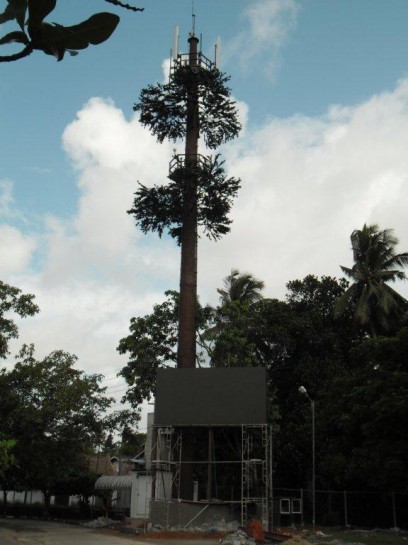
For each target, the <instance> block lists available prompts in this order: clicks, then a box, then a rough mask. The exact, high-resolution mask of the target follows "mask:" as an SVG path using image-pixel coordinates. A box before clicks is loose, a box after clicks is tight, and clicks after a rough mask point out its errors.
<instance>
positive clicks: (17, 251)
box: [0, 224, 37, 278]
mask: <svg viewBox="0 0 408 545" xmlns="http://www.w3.org/2000/svg"><path fill="white" fill-rule="evenodd" d="M36 246H37V243H36V240H35V238H34V237H32V236H29V235H24V234H23V233H21V232H20V231H19V230H18V229H16V228H15V227H13V226H11V225H7V224H2V225H1V224H0V277H1V278H7V277H9V276H11V275H14V274H17V273H19V272H20V271H23V270H25V269H26V268H27V267H28V266H29V264H30V261H31V258H32V255H33V252H34V250H35V249H36Z"/></svg>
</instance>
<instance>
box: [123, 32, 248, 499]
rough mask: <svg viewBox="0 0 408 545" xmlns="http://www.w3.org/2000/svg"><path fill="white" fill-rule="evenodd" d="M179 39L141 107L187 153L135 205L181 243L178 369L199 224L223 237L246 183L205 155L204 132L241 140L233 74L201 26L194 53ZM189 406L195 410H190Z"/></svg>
mask: <svg viewBox="0 0 408 545" xmlns="http://www.w3.org/2000/svg"><path fill="white" fill-rule="evenodd" d="M177 41H178V39H176V40H175V43H176V46H175V51H173V64H172V66H171V69H170V78H169V82H168V83H166V84H157V85H149V86H148V87H147V88H145V89H143V90H142V92H141V94H140V98H139V102H138V103H137V104H135V106H134V109H135V110H136V111H139V112H140V121H141V123H142V124H143V125H145V126H147V127H149V129H150V130H151V131H152V133H153V134H154V135H155V136H156V137H157V140H158V141H159V142H163V141H164V140H165V139H169V140H172V141H178V140H181V139H184V140H185V154H184V155H175V156H174V157H173V159H172V161H171V163H170V172H169V176H168V178H169V182H168V183H167V184H165V185H162V186H155V187H153V188H147V187H145V186H143V185H141V184H140V187H139V189H138V191H137V192H136V194H135V199H134V203H133V208H132V209H131V210H130V211H129V213H130V214H132V215H133V216H134V218H135V221H136V225H138V226H139V227H140V228H141V229H142V231H143V232H145V233H146V232H148V231H157V232H158V234H159V236H161V235H162V234H163V232H164V231H167V232H168V233H169V234H170V235H171V236H172V237H174V238H175V239H176V240H177V242H178V244H179V245H180V247H181V269H180V301H179V329H178V351H177V367H179V368H194V367H195V365H196V325H195V315H196V303H197V237H198V233H197V229H198V227H201V228H202V230H203V231H204V233H205V234H206V236H208V237H209V238H212V239H214V240H217V239H219V238H220V237H221V236H222V235H223V234H225V233H227V232H228V231H229V229H230V227H229V225H230V223H231V220H230V219H229V218H228V213H229V211H230V208H231V205H232V201H233V198H234V197H235V195H236V194H237V191H238V189H239V183H240V181H239V180H237V179H235V178H227V177H226V175H225V171H224V168H223V162H222V161H220V157H219V155H216V156H215V157H212V156H202V155H200V154H199V153H198V143H199V138H200V136H201V137H203V139H204V142H205V145H206V147H207V148H210V149H216V148H217V147H218V146H220V145H221V144H223V143H224V142H227V141H228V140H231V139H232V138H235V137H236V136H237V135H238V133H239V130H240V124H239V122H238V119H237V110H236V107H235V104H234V102H233V101H232V100H231V98H230V89H229V88H228V87H226V83H227V81H228V80H229V77H227V76H226V75H225V74H223V73H221V72H220V71H219V69H218V68H217V66H216V63H214V62H212V61H210V60H209V59H208V58H206V57H205V56H204V55H203V54H202V52H201V51H199V50H198V44H199V40H198V38H197V37H196V36H195V33H194V31H193V32H191V33H190V37H189V40H188V42H189V53H188V54H178V52H177V48H178V47H177ZM186 410H188V408H186ZM183 459H184V460H185V461H190V460H191V459H192V441H191V439H188V436H187V437H185V439H183ZM192 471H193V469H192V465H191V464H187V463H184V464H183V465H182V475H181V493H182V499H191V497H192V484H193V473H192Z"/></svg>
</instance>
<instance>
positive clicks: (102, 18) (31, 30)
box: [0, 0, 143, 62]
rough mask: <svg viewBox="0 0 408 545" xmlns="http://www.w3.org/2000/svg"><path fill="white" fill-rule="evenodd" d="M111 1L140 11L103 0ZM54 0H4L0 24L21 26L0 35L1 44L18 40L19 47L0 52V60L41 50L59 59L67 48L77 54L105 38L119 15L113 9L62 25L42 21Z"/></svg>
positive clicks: (51, 7) (19, 56)
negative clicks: (66, 25)
mask: <svg viewBox="0 0 408 545" xmlns="http://www.w3.org/2000/svg"><path fill="white" fill-rule="evenodd" d="M105 1H106V2H109V3H110V4H114V5H117V6H121V7H124V8H127V9H131V10H133V11H143V8H135V7H132V6H130V5H128V4H124V3H122V2H119V1H117V0H105ZM56 5H57V0H6V6H5V9H4V11H3V12H2V13H0V24H1V23H7V22H10V21H13V22H15V23H16V25H17V27H19V29H20V30H13V31H12V32H8V33H7V34H5V35H4V36H2V37H1V38H0V46H4V45H9V44H13V43H18V44H21V46H22V49H21V50H20V51H19V52H18V53H14V54H12V55H5V56H0V62H10V61H15V60H18V59H22V58H24V57H27V56H28V55H30V54H31V53H32V52H33V51H34V50H40V51H43V52H44V53H46V54H47V55H53V56H55V57H56V59H57V60H58V61H61V60H62V59H63V58H64V55H65V53H66V52H69V53H70V54H71V55H76V54H77V52H78V50H80V49H85V48H86V47H88V46H89V45H90V44H92V45H97V44H100V43H102V42H104V41H106V40H107V39H108V38H109V37H110V36H111V34H112V33H113V31H114V30H115V28H116V26H117V24H118V23H119V17H118V16H117V15H115V14H113V13H106V12H103V13H96V14H94V15H92V16H91V17H89V19H87V20H86V21H83V22H81V23H79V24H77V25H73V26H69V27H65V26H63V25H61V24H57V23H48V22H46V21H45V19H46V17H48V16H49V15H50V14H51V13H52V12H53V11H54V9H55V7H56Z"/></svg>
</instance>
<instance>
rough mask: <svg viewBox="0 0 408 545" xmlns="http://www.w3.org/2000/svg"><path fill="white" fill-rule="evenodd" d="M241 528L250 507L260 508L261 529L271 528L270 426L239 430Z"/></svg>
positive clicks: (252, 426) (245, 427) (244, 426)
mask: <svg viewBox="0 0 408 545" xmlns="http://www.w3.org/2000/svg"><path fill="white" fill-rule="evenodd" d="M241 437H242V439H241V443H242V472H241V525H242V526H245V525H246V523H247V521H248V517H249V514H250V513H249V510H250V506H251V505H256V506H260V507H261V512H262V525H263V527H264V528H265V529H271V528H272V527H273V479H272V426H270V425H269V424H259V425H251V426H246V425H242V428H241Z"/></svg>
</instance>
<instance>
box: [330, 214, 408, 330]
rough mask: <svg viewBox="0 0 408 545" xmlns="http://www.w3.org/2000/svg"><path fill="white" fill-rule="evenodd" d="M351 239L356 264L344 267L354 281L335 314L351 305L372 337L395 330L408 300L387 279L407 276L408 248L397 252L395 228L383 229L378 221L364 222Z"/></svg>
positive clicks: (405, 311)
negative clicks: (407, 250) (373, 222)
mask: <svg viewBox="0 0 408 545" xmlns="http://www.w3.org/2000/svg"><path fill="white" fill-rule="evenodd" d="M350 240H351V247H352V250H353V258H354V265H353V266H352V267H351V269H350V268H348V267H341V269H342V271H343V272H344V273H345V275H346V276H348V277H349V278H350V279H351V280H353V282H354V283H353V284H352V285H351V286H350V287H349V288H348V289H347V290H346V292H345V293H344V294H343V295H342V296H341V297H340V298H339V299H338V301H337V302H336V305H335V308H334V315H335V317H339V316H341V315H342V314H343V313H344V312H345V311H346V309H347V308H350V305H352V306H353V308H354V320H355V322H356V323H357V325H358V326H359V327H361V328H363V329H366V330H368V331H369V333H370V334H371V335H372V336H373V337H376V336H377V335H379V334H389V333H392V332H394V331H395V330H396V329H397V328H398V326H399V325H400V324H401V321H402V319H403V318H404V316H406V314H407V311H408V301H407V300H406V299H404V297H402V296H401V295H400V294H399V293H397V292H396V291H395V290H394V289H392V288H391V287H390V286H389V285H388V284H387V282H395V280H406V279H407V276H406V274H405V272H403V271H402V270H401V267H404V266H406V265H407V264H408V252H404V253H402V254H397V253H396V246H397V244H398V239H397V238H396V237H395V236H394V235H393V230H392V229H384V230H383V231H382V230H380V228H379V227H378V225H366V224H364V227H363V228H362V229H361V230H359V229H357V230H355V231H353V232H352V234H351V237H350Z"/></svg>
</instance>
